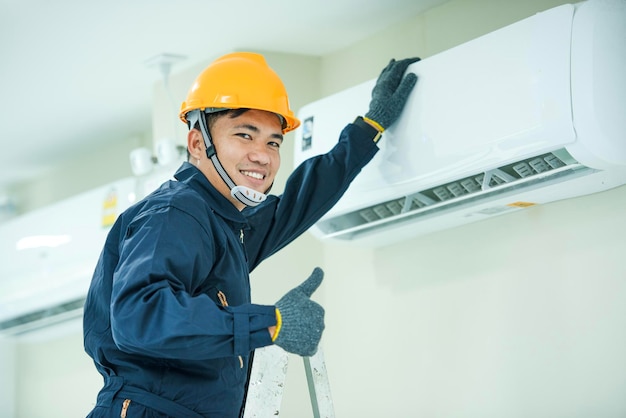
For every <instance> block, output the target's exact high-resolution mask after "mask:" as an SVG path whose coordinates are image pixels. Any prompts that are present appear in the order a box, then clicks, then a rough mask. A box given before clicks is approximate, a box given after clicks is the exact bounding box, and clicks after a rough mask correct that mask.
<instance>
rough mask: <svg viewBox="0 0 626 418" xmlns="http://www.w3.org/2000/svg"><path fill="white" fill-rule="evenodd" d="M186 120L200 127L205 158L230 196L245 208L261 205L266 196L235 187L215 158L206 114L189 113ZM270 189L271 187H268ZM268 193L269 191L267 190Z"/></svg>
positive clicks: (243, 187)
mask: <svg viewBox="0 0 626 418" xmlns="http://www.w3.org/2000/svg"><path fill="white" fill-rule="evenodd" d="M188 118H189V119H188V120H189V122H190V125H191V126H194V125H195V122H196V121H197V122H198V124H199V125H200V132H202V138H203V139H204V145H205V147H206V156H207V158H209V159H210V160H211V162H212V163H213V166H214V167H215V170H216V171H217V174H219V176H220V177H221V178H222V180H224V183H226V185H227V186H228V188H229V189H230V195H231V196H232V197H234V198H235V199H237V200H238V201H240V202H241V203H243V204H244V205H246V206H251V207H254V206H257V205H258V204H259V203H262V202H263V201H265V199H267V195H266V194H264V193H261V192H257V191H256V190H254V189H251V188H249V187H246V186H237V185H236V184H235V182H234V181H233V180H232V179H231V178H230V176H229V175H228V173H227V172H226V170H225V169H224V167H223V166H222V163H221V162H220V160H219V158H217V153H216V152H215V147H214V146H213V141H212V138H211V134H210V133H209V128H208V126H207V123H206V113H205V112H202V111H200V110H195V111H193V112H190V114H189V115H188ZM270 188H271V187H270ZM268 192H269V189H268Z"/></svg>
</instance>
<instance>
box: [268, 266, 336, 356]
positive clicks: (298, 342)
mask: <svg viewBox="0 0 626 418" xmlns="http://www.w3.org/2000/svg"><path fill="white" fill-rule="evenodd" d="M323 278H324V272H323V271H322V269H320V268H319V267H316V268H315V269H314V270H313V273H311V276H309V278H308V279H306V280H305V281H304V282H303V283H302V284H301V285H300V286H298V287H296V288H295V289H292V290H290V291H289V292H287V294H286V295H285V296H283V297H282V298H280V300H279V301H278V302H276V309H278V311H279V312H280V317H281V326H280V329H279V330H278V335H277V336H276V338H275V339H274V344H276V345H278V346H280V347H282V348H283V349H284V350H285V351H288V352H290V353H294V354H298V355H300V356H312V355H313V354H315V352H316V351H317V345H318V344H319V342H320V338H322V331H323V330H324V308H322V307H321V306H320V305H319V304H317V303H316V302H313V301H312V300H311V295H312V294H313V292H315V290H316V289H317V288H318V287H319V285H320V283H322V279H323Z"/></svg>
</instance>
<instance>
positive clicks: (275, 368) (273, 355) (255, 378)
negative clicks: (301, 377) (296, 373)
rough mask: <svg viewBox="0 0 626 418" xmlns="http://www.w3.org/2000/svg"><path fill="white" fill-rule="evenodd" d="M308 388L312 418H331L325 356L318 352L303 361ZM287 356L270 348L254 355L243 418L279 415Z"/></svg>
mask: <svg viewBox="0 0 626 418" xmlns="http://www.w3.org/2000/svg"><path fill="white" fill-rule="evenodd" d="M302 360H303V361H304V371H305V373H306V380H307V384H308V386H309V395H310V397H311V407H312V408H313V417H314V418H334V417H335V412H334V409H333V402H332V398H331V397H330V385H329V384H328V374H327V373H326V364H325V362H324V354H323V353H322V349H321V348H319V349H318V350H317V353H315V354H314V355H313V356H312V357H302ZM288 363H289V355H288V354H287V352H286V351H285V350H283V349H282V348H280V347H278V346H276V345H270V346H267V347H263V348H257V349H256V350H255V351H254V361H253V363H252V370H251V371H250V379H249V383H248V392H247V395H246V404H245V408H244V411H243V418H268V417H274V416H278V415H279V414H280V404H281V401H282V398H283V389H284V387H285V379H286V377H287V366H288Z"/></svg>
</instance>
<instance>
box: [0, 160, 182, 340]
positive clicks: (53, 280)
mask: <svg viewBox="0 0 626 418" xmlns="http://www.w3.org/2000/svg"><path fill="white" fill-rule="evenodd" d="M169 174H170V173H164V172H155V173H153V174H151V175H148V176H144V177H130V178H126V179H123V180H119V181H116V182H113V183H111V184H107V185H105V186H101V187H98V188H96V189H93V190H90V191H88V192H85V193H81V194H79V195H77V196H74V197H72V198H69V199H66V200H63V201H61V202H58V203H55V204H52V205H50V206H47V207H44V208H41V209H38V210H34V211H32V212H29V213H26V214H24V215H22V216H19V217H16V218H13V219H11V220H9V221H7V222H5V223H2V224H0V334H1V335H19V334H24V333H27V332H31V331H35V330H39V329H41V328H45V327H48V326H50V325H54V324H57V323H61V322H66V321H68V320H72V319H75V318H79V317H81V316H82V309H83V304H84V300H85V296H86V294H87V289H88V288H89V283H90V282H91V276H92V274H93V271H94V268H95V266H96V262H97V261H98V257H99V255H100V251H101V250H102V246H103V244H104V240H105V238H106V235H107V233H108V231H109V229H110V226H111V225H112V224H113V222H114V221H115V219H116V217H117V215H119V214H120V213H121V212H122V211H123V210H125V209H126V208H127V207H128V206H130V205H131V204H132V203H133V202H134V201H135V200H136V199H138V198H141V197H142V196H143V195H145V194H147V192H149V191H151V190H153V189H154V188H156V187H157V186H158V185H159V184H160V183H161V182H162V181H165V180H166V179H167V178H168V177H169Z"/></svg>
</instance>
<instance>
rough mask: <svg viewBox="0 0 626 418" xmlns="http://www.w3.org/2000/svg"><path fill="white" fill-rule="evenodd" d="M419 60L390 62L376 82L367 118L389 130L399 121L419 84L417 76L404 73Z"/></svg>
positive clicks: (410, 59)
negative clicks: (416, 85) (412, 92)
mask: <svg viewBox="0 0 626 418" xmlns="http://www.w3.org/2000/svg"><path fill="white" fill-rule="evenodd" d="M419 60H420V59H419V58H406V59H403V60H400V61H396V60H395V59H392V60H391V61H390V62H389V64H388V65H387V66H386V67H385V68H384V69H383V71H382V72H381V73H380V76H378V80H376V85H375V86H374V89H373V90H372V100H371V101H370V108H369V111H368V112H367V113H366V114H365V117H366V118H368V119H370V120H373V121H374V122H376V123H378V124H379V125H380V126H381V127H382V128H383V129H387V128H388V127H389V126H391V124H393V123H394V122H395V121H396V119H398V117H399V116H400V113H402V109H403V108H404V104H405V103H406V100H407V98H408V97H409V94H410V93H411V90H412V89H413V86H415V83H416V82H417V76H416V75H415V74H413V73H409V74H407V75H406V76H404V72H405V71H406V69H407V67H408V66H409V65H411V64H413V63H414V62H417V61H419ZM402 76H404V78H403V77H402Z"/></svg>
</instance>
